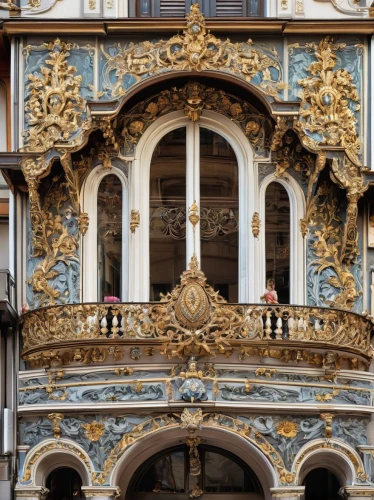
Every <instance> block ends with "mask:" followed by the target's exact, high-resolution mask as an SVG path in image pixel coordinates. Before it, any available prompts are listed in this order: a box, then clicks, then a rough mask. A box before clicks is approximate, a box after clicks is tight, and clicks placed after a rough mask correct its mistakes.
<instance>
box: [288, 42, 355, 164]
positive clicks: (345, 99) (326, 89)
mask: <svg viewBox="0 0 374 500" xmlns="http://www.w3.org/2000/svg"><path fill="white" fill-rule="evenodd" d="M307 47H308V48H310V49H312V50H313V51H314V55H315V57H316V59H317V61H315V62H313V63H312V64H310V66H309V67H308V68H307V73H308V76H307V77H306V78H302V79H301V80H299V81H298V83H299V85H300V86H301V91H300V93H299V97H300V98H301V104H300V117H299V121H298V122H297V124H296V125H297V128H298V130H299V132H300V133H301V135H302V136H303V142H304V144H305V145H306V146H309V147H311V148H312V149H314V148H315V146H317V147H319V146H322V145H326V146H333V147H335V146H340V147H343V148H344V149H345V152H346V154H347V155H348V157H349V158H350V160H351V161H352V162H353V163H355V164H357V165H358V164H359V163H360V162H359V159H358V157H359V154H360V149H361V144H360V141H359V137H358V131H357V119H356V116H355V111H358V110H359V109H360V104H359V94H358V91H357V88H356V85H355V83H354V81H353V77H352V75H351V74H350V73H349V71H348V70H346V69H343V68H339V69H336V65H337V55H336V52H337V51H338V50H339V49H342V48H344V47H345V44H344V43H334V41H333V39H332V38H330V37H325V38H323V39H322V40H321V41H320V42H319V44H317V43H314V42H313V43H310V44H307ZM351 103H352V104H353V105H354V108H353V110H352V105H351ZM312 137H313V138H312ZM316 137H318V138H316Z"/></svg>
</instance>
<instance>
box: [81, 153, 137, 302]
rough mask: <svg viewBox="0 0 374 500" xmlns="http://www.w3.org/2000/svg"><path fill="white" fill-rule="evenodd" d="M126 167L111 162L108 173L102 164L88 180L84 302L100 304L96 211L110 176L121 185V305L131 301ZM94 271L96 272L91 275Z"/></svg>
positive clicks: (83, 193) (83, 194)
mask: <svg viewBox="0 0 374 500" xmlns="http://www.w3.org/2000/svg"><path fill="white" fill-rule="evenodd" d="M124 170H125V171H126V166H125V165H124V163H123V162H122V161H121V160H119V159H112V168H111V169H108V168H106V167H103V166H102V165H101V164H99V165H97V166H96V167H94V168H93V169H92V171H91V172H90V174H89V175H88V177H87V178H86V179H85V181H84V183H83V186H82V190H81V200H82V207H83V212H86V213H88V215H89V218H90V219H89V225H88V230H87V233H86V234H85V236H83V237H81V246H82V273H81V290H82V292H81V294H82V299H83V302H97V301H98V273H97V262H98V257H97V219H98V217H97V207H98V200H97V199H98V190H99V186H100V184H101V182H102V180H103V179H104V177H106V176H108V175H115V176H117V177H118V178H119V180H120V181H121V185H122V280H121V281H122V283H121V302H127V301H128V300H129V269H128V263H129V239H130V235H129V233H130V220H129V182H128V178H127V175H126V174H125V173H124ZM92 270H95V272H92Z"/></svg>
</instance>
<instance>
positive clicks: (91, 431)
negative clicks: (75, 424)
mask: <svg viewBox="0 0 374 500" xmlns="http://www.w3.org/2000/svg"><path fill="white" fill-rule="evenodd" d="M81 427H82V428H83V429H84V430H85V436H86V438H87V439H89V440H90V441H98V440H99V439H100V438H101V436H102V435H103V434H104V432H105V425H104V424H103V423H102V422H96V420H93V421H92V422H91V423H90V424H82V425H81Z"/></svg>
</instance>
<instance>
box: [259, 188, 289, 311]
mask: <svg viewBox="0 0 374 500" xmlns="http://www.w3.org/2000/svg"><path fill="white" fill-rule="evenodd" d="M265 207H266V214H265V245H266V281H267V283H268V284H269V285H270V286H272V284H271V282H270V283H269V280H270V281H271V280H274V287H275V290H276V292H277V295H278V302H279V303H280V304H289V301H290V200H289V198H288V194H287V191H286V190H285V188H284V187H283V186H282V185H281V184H280V183H279V182H272V183H271V184H269V186H268V188H267V190H266V196H265ZM267 288H268V289H269V287H268V286H267Z"/></svg>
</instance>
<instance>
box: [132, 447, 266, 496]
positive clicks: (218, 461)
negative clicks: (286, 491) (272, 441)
mask: <svg viewBox="0 0 374 500" xmlns="http://www.w3.org/2000/svg"><path fill="white" fill-rule="evenodd" d="M198 453H199V459H200V462H201V471H202V472H201V475H198V476H194V475H191V473H190V471H191V469H190V467H191V464H190V455H189V449H188V447H187V446H183V445H182V446H179V447H175V448H173V449H171V450H169V451H164V452H162V453H160V454H158V455H156V456H155V457H152V458H150V459H149V460H148V462H147V463H145V464H144V465H143V466H141V467H140V468H139V469H138V471H137V472H136V473H135V476H134V479H133V481H132V486H130V488H129V496H128V497H126V498H128V499H131V500H149V499H150V498H156V494H158V495H160V494H161V498H163V496H162V493H165V494H168V493H169V494H170V493H185V494H186V497H185V496H180V497H179V496H178V498H188V494H189V493H190V491H191V489H192V488H193V487H194V486H195V485H196V484H198V486H199V488H201V490H202V491H203V492H204V495H206V496H207V498H208V497H209V495H210V494H211V495H212V496H214V495H215V494H216V493H220V494H221V493H231V494H235V493H239V494H241V493H256V494H258V495H254V496H253V498H263V497H262V488H261V485H260V483H259V481H258V479H257V477H256V475H255V474H254V472H253V471H252V469H251V468H250V467H248V466H247V465H246V464H245V463H244V462H242V461H241V460H240V459H239V458H238V457H236V456H235V455H233V454H232V453H229V452H227V451H224V450H221V449H219V448H215V447H211V446H206V445H199V446H198ZM142 493H143V495H142ZM159 497H160V496H159ZM214 498H215V496H214ZM251 498H252V496H251Z"/></svg>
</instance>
